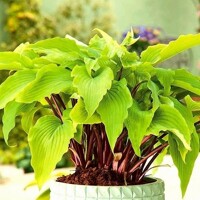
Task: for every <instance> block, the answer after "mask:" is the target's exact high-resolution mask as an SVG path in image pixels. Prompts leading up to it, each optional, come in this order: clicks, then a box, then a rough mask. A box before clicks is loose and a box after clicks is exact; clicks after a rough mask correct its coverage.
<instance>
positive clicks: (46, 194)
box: [36, 189, 50, 200]
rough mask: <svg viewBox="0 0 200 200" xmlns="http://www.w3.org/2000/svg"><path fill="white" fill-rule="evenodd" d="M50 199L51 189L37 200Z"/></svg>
mask: <svg viewBox="0 0 200 200" xmlns="http://www.w3.org/2000/svg"><path fill="white" fill-rule="evenodd" d="M49 199H50V189H47V190H45V191H43V192H42V193H41V194H39V196H37V198H36V200H49Z"/></svg>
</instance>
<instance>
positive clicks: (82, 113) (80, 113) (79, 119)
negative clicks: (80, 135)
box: [70, 98, 101, 124]
mask: <svg viewBox="0 0 200 200" xmlns="http://www.w3.org/2000/svg"><path fill="white" fill-rule="evenodd" d="M70 117H71V119H72V120H73V121H74V122H75V123H78V124H94V123H100V122H101V118H100V116H99V114H98V113H96V112H95V113H94V114H93V115H92V116H90V117H88V112H87V111H86V109H85V104H84V102H83V100H82V99H81V98H80V99H79V100H78V102H77V103H76V105H75V106H74V107H73V109H72V111H71V113H70Z"/></svg>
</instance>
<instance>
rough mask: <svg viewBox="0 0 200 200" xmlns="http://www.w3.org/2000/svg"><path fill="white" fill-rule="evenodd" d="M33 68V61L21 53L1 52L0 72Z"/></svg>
mask: <svg viewBox="0 0 200 200" xmlns="http://www.w3.org/2000/svg"><path fill="white" fill-rule="evenodd" d="M24 68H32V61H31V60H30V59H29V58H28V57H26V56H23V55H21V54H19V53H15V52H0V70H20V69H24Z"/></svg>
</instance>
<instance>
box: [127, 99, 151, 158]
mask: <svg viewBox="0 0 200 200" xmlns="http://www.w3.org/2000/svg"><path fill="white" fill-rule="evenodd" d="M153 116H154V111H153V110H148V111H143V110H141V108H140V107H139V105H138V104H137V102H136V101H135V100H134V99H133V104H132V106H131V107H130V108H129V109H128V118H127V119H126V120H125V122H124V123H125V126H126V128H127V130H128V137H129V139H130V141H131V143H132V146H133V149H134V151H135V153H136V154H137V155H138V156H140V145H141V142H142V139H143V138H144V136H145V135H146V133H147V132H146V131H147V128H148V127H149V126H150V124H151V121H152V118H153Z"/></svg>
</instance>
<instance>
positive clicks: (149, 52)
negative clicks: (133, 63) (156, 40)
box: [141, 44, 167, 64]
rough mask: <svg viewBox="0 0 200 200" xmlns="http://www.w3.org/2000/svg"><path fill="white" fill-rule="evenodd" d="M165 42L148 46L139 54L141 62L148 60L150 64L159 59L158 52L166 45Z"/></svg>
mask: <svg viewBox="0 0 200 200" xmlns="http://www.w3.org/2000/svg"><path fill="white" fill-rule="evenodd" d="M166 46H167V45H166V44H157V45H154V46H149V47H148V48H147V49H146V50H145V51H143V52H142V54H141V61H142V62H150V63H152V64H154V63H156V62H157V61H158V60H159V59H160V52H161V51H162V50H163V49H164V48H165V47H166Z"/></svg>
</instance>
